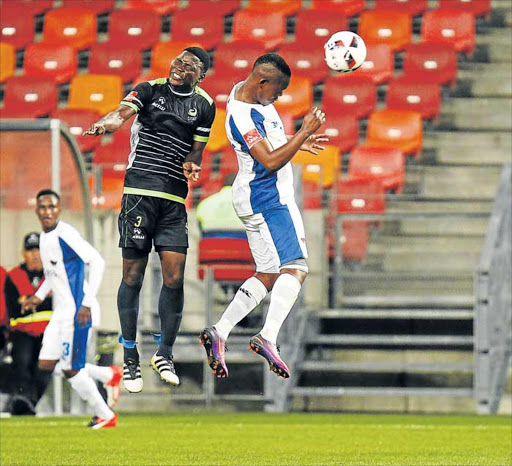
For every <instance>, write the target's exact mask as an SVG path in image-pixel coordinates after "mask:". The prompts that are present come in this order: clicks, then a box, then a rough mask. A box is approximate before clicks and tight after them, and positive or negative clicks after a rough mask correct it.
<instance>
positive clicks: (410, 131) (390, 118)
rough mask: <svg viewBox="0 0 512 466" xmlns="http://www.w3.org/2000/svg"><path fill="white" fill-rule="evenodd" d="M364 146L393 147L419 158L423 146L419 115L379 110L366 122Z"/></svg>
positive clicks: (412, 112) (410, 112)
mask: <svg viewBox="0 0 512 466" xmlns="http://www.w3.org/2000/svg"><path fill="white" fill-rule="evenodd" d="M366 144H367V145H369V146H379V147H394V148H396V149H400V150H401V151H402V152H403V153H404V154H406V155H410V154H415V155H416V157H419V155H420V152H421V146H422V144H423V124H422V120H421V114H420V113H418V112H414V111H412V110H388V109H386V110H379V111H377V112H373V113H372V114H371V115H370V118H369V120H368V129H367V139H366Z"/></svg>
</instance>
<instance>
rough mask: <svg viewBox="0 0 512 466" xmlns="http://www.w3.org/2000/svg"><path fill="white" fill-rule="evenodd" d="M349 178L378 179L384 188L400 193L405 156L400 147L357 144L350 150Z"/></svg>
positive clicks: (403, 178)
mask: <svg viewBox="0 0 512 466" xmlns="http://www.w3.org/2000/svg"><path fill="white" fill-rule="evenodd" d="M348 176H349V178H363V179H368V178H370V179H373V178H376V179H378V180H380V181H381V182H382V184H383V186H384V189H386V190H393V191H394V192H395V193H401V192H402V190H403V188H404V183H405V156H404V154H403V153H402V151H401V150H400V149H393V148H389V147H369V146H358V147H355V148H354V149H353V150H352V152H350V158H349V162H348Z"/></svg>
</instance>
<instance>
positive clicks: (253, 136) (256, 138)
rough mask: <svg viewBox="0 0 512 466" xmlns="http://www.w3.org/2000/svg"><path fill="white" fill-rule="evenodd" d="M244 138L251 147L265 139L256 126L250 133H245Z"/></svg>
mask: <svg viewBox="0 0 512 466" xmlns="http://www.w3.org/2000/svg"><path fill="white" fill-rule="evenodd" d="M243 138H244V141H245V143H246V144H247V146H248V147H249V149H250V148H251V147H252V146H254V144H256V143H257V142H260V141H263V138H262V137H261V134H260V133H258V130H257V129H256V128H254V129H251V131H249V132H248V133H245V134H244V136H243Z"/></svg>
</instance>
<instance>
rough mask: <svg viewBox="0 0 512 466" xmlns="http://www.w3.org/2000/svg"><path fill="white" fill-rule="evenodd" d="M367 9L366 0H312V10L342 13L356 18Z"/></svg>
mask: <svg viewBox="0 0 512 466" xmlns="http://www.w3.org/2000/svg"><path fill="white" fill-rule="evenodd" d="M364 8H365V5H364V0H311V9H312V10H321V11H329V12H333V13H334V12H336V13H342V14H344V15H345V16H355V15H358V14H359V13H361V11H363V10H364Z"/></svg>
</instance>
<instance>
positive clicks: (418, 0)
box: [375, 0, 451, 16]
mask: <svg viewBox="0 0 512 466" xmlns="http://www.w3.org/2000/svg"><path fill="white" fill-rule="evenodd" d="M450 1H451V0H450ZM427 6H428V0H375V9H382V8H390V9H395V10H400V11H403V12H405V13H407V14H409V15H411V16H417V15H420V14H422V13H423V12H424V11H426V9H427Z"/></svg>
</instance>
